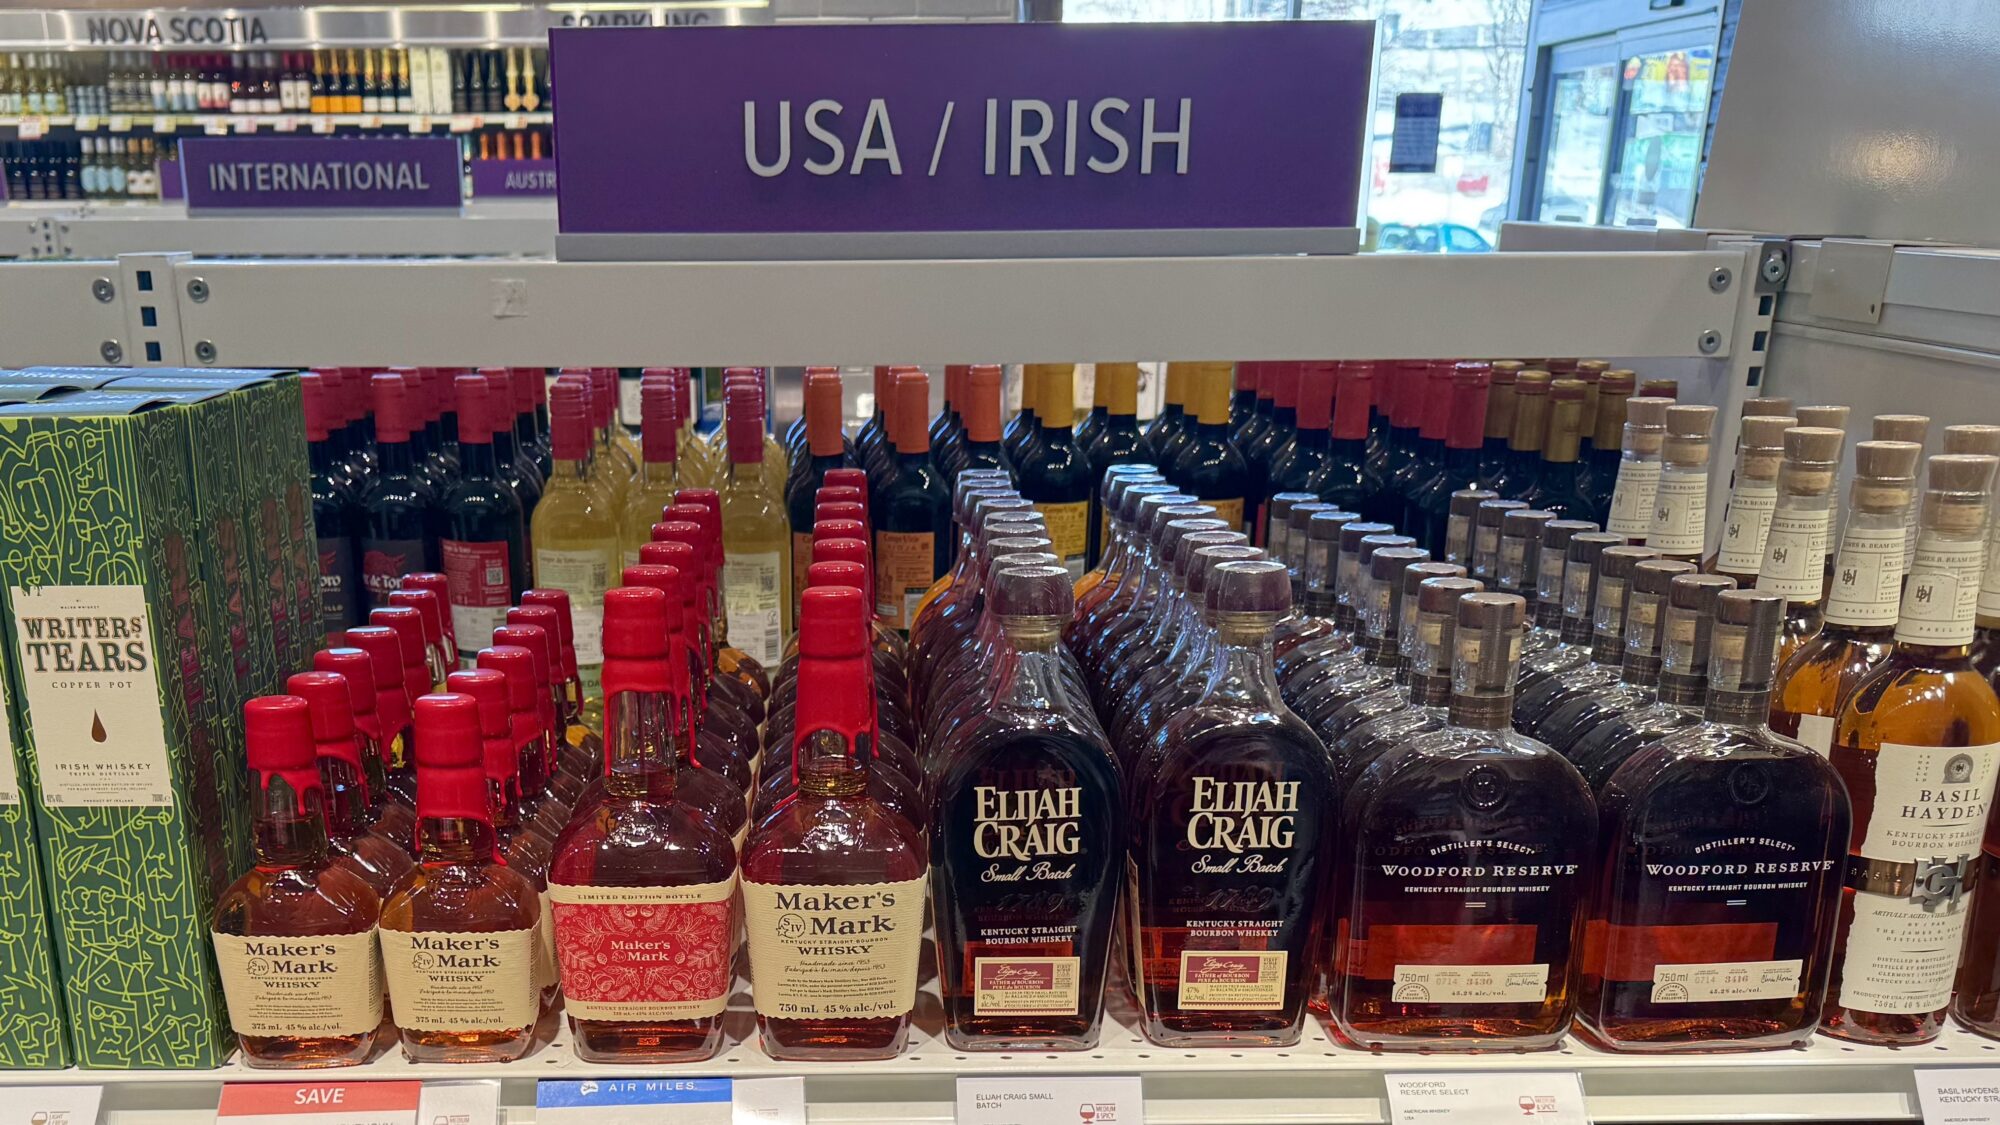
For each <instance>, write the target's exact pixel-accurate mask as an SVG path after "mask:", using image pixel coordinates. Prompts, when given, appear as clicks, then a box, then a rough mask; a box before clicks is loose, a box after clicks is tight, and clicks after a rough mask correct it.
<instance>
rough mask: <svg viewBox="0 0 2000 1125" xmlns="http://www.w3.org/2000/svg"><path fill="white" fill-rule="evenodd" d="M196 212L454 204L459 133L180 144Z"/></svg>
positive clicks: (458, 188)
mask: <svg viewBox="0 0 2000 1125" xmlns="http://www.w3.org/2000/svg"><path fill="white" fill-rule="evenodd" d="M181 174H182V177H183V179H184V181H185V186H186V190H187V201H188V209H189V210H190V211H202V210H212V211H224V210H229V211H243V210H267V211H300V210H312V211H323V210H370V211H374V210H437V209H444V210H453V209H456V208H457V207H458V206H459V204H460V203H461V202H462V199H463V187H462V185H461V182H460V171H459V155H458V139H457V138H455V137H407V138H405V137H336V136H313V137H214V138H199V139H189V140H185V141H182V142H181Z"/></svg>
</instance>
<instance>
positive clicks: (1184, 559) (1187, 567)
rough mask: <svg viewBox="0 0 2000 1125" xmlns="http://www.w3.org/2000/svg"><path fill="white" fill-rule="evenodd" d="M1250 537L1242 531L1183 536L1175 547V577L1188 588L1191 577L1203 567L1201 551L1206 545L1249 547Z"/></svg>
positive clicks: (1182, 585)
mask: <svg viewBox="0 0 2000 1125" xmlns="http://www.w3.org/2000/svg"><path fill="white" fill-rule="evenodd" d="M1248 546H1250V537H1249V536H1247V535H1245V534H1243V533H1242V532H1240V531H1197V532H1195V533H1193V534H1192V535H1184V536H1182V537H1181V541H1180V543H1179V544H1178V545H1177V546H1176V547H1175V548H1174V577H1175V578H1176V579H1177V580H1178V581H1179V582H1180V584H1181V588H1182V589H1184V590H1185V589H1187V584H1188V581H1189V577H1190V576H1191V575H1193V574H1194V573H1195V572H1196V571H1198V570H1200V569H1201V557H1200V556H1201V552H1202V550H1203V548H1206V547H1248Z"/></svg>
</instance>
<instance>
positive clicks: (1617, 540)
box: [1542, 524, 1659, 570]
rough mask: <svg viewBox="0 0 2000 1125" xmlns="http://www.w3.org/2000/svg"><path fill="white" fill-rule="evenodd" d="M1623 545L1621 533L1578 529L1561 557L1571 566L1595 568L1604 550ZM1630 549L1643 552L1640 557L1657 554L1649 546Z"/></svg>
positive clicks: (1545, 544) (1552, 525)
mask: <svg viewBox="0 0 2000 1125" xmlns="http://www.w3.org/2000/svg"><path fill="white" fill-rule="evenodd" d="M1554 526H1555V525H1554V524H1550V525H1549V527H1550V528H1553V527H1554ZM1542 546H1543V548H1544V549H1546V548H1547V547H1548V544H1547V543H1543V544H1542ZM1624 546H1625V537H1624V536H1623V535H1613V534H1612V533H1610V532H1608V531H1596V530H1591V531H1580V532H1577V533H1576V534H1574V535H1571V536H1570V537H1569V547H1568V549H1567V550H1565V551H1564V553H1563V558H1564V560H1565V561H1566V562H1568V563H1569V564H1570V565H1571V566H1575V565H1577V564H1579V563H1581V564H1583V565H1585V566H1588V567H1590V568H1592V569H1593V570H1595V569H1596V568H1597V563H1598V560H1599V559H1601V558H1602V557H1603V556H1604V553H1605V552H1606V551H1608V550H1611V549H1613V548H1619V547H1624ZM1632 549H1633V550H1637V551H1640V552H1643V553H1642V554H1641V555H1640V556H1639V557H1640V558H1648V559H1649V558H1652V557H1653V556H1654V555H1657V554H1659V552H1658V551H1654V550H1652V549H1651V548H1650V547H1636V548H1632ZM1635 561H1636V560H1635Z"/></svg>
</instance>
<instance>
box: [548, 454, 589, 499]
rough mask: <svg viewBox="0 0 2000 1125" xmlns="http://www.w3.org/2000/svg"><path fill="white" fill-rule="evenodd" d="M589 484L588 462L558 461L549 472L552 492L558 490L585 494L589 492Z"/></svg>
mask: <svg viewBox="0 0 2000 1125" xmlns="http://www.w3.org/2000/svg"><path fill="white" fill-rule="evenodd" d="M589 482H590V462H588V461H563V460H560V459H558V460H557V461H555V462H554V465H553V467H552V469H551V470H550V472H549V490H550V491H552V492H553V491H558V490H560V491H565V492H584V491H587V490H588V488H589Z"/></svg>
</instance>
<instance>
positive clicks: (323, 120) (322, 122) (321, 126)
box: [312, 116, 333, 133]
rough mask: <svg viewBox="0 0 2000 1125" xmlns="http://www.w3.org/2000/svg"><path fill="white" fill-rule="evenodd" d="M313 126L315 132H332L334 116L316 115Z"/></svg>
mask: <svg viewBox="0 0 2000 1125" xmlns="http://www.w3.org/2000/svg"><path fill="white" fill-rule="evenodd" d="M312 128H313V132H315V133H331V132H333V118H331V117H325V116H321V117H315V118H313V122H312Z"/></svg>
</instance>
